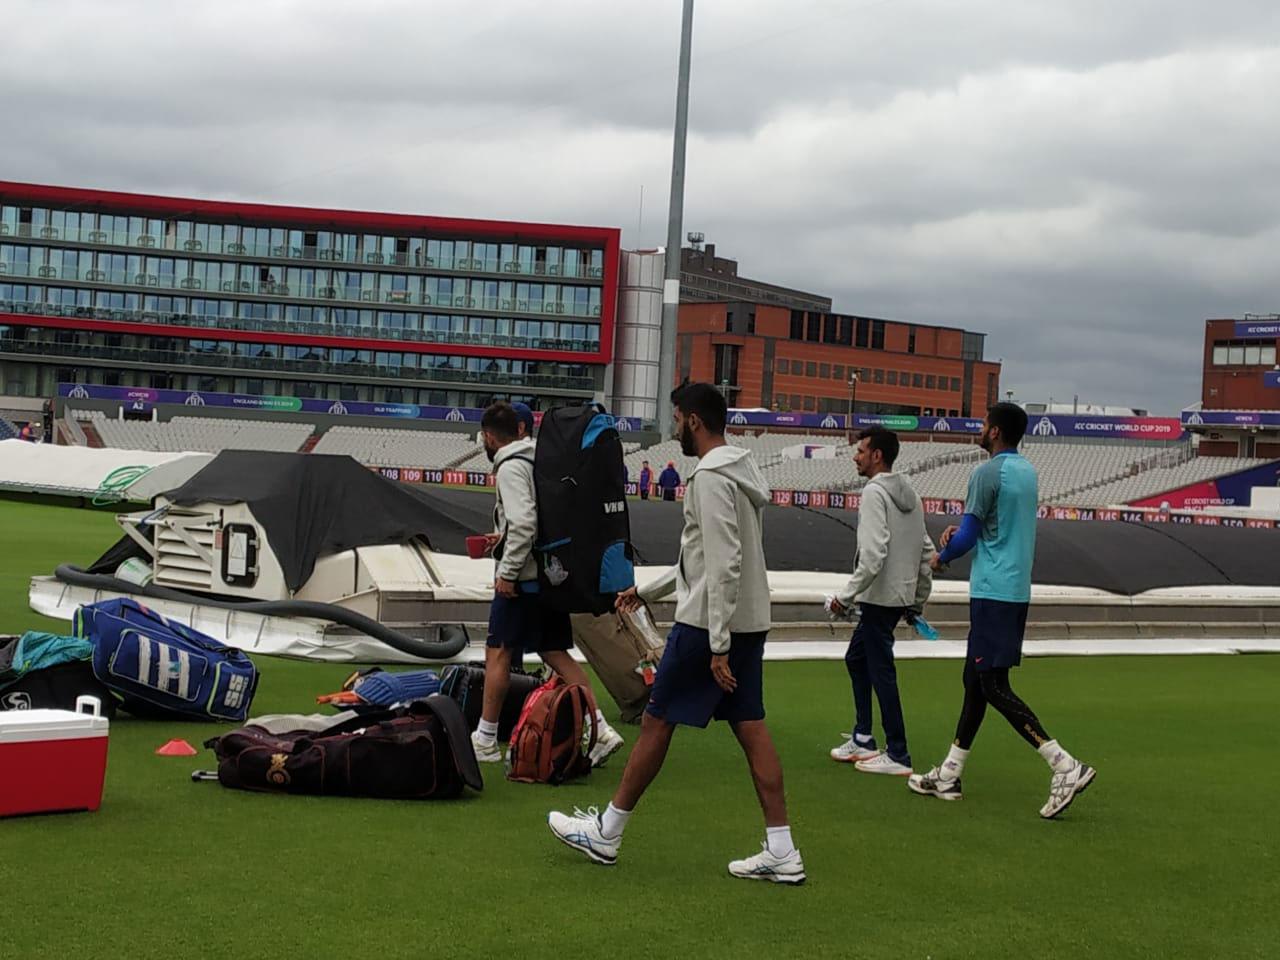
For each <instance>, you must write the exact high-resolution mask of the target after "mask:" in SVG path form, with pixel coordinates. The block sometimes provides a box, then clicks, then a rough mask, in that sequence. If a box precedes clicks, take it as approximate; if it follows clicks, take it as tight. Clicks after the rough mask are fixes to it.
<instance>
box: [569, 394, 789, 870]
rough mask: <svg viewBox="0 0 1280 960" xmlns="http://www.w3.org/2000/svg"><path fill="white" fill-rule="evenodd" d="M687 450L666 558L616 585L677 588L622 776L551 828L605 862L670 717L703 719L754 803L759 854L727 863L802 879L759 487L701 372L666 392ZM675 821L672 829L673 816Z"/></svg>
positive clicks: (632, 600) (764, 487) (655, 595)
mask: <svg viewBox="0 0 1280 960" xmlns="http://www.w3.org/2000/svg"><path fill="white" fill-rule="evenodd" d="M672 401H673V405H674V407H675V410H676V414H675V416H676V427H677V430H678V433H679V436H680V443H681V447H682V449H683V451H684V453H685V455H686V456H691V457H697V458H698V466H697V468H696V469H695V470H694V471H693V474H692V475H691V476H690V478H689V483H688V487H687V490H686V492H685V498H684V530H683V532H682V533H681V535H680V556H679V559H678V561H677V562H676V565H675V567H673V568H672V569H671V570H669V571H667V573H666V574H665V575H663V576H661V577H659V578H658V579H657V580H655V581H654V582H652V583H650V584H648V585H646V586H645V587H644V588H643V589H641V590H640V591H639V593H638V594H637V592H636V590H635V589H634V588H633V589H631V590H628V591H625V592H624V593H622V594H620V595H619V596H618V608H619V609H620V610H630V609H635V608H636V607H639V606H640V604H641V602H642V601H644V600H657V599H661V598H662V597H664V596H667V595H669V594H670V593H671V592H672V591H674V592H675V595H676V615H675V620H676V622H675V625H674V626H673V627H672V629H671V634H670V636H668V637H667V647H666V651H665V652H664V654H663V656H662V662H661V663H659V664H658V672H657V676H656V677H655V678H654V681H653V690H652V692H651V693H650V695H649V705H648V707H647V708H646V709H645V714H644V720H643V722H642V725H641V727H640V738H639V740H637V741H636V745H635V748H634V749H633V750H632V751H631V756H630V757H629V758H628V760H627V767H626V769H625V770H624V771H623V773H622V782H621V784H619V786H618V790H617V792H616V793H615V794H614V797H613V801H612V802H611V803H610V804H609V806H608V808H607V809H606V810H605V811H604V812H603V813H598V814H597V813H596V812H595V808H594V807H593V808H591V810H590V811H588V812H587V813H582V812H581V811H575V813H574V815H573V816H569V815H566V814H563V813H558V812H553V813H551V814H550V815H549V817H548V823H549V825H550V827H551V831H552V832H553V833H554V834H555V835H556V836H557V837H558V838H559V839H560V840H561V841H562V842H564V843H565V844H567V845H568V846H570V847H573V848H574V849H575V850H578V851H580V852H581V853H583V854H585V855H586V856H587V857H589V858H590V859H592V860H594V861H595V862H596V863H602V864H613V863H614V862H616V860H617V856H618V848H619V846H620V845H621V843H622V831H623V829H624V828H625V827H626V825H627V821H628V820H630V818H631V814H632V811H633V810H634V809H635V806H636V803H637V802H639V800H640V798H641V796H643V795H644V792H645V790H646V789H647V788H648V787H649V784H650V783H652V782H653V779H654V778H655V777H656V776H657V775H658V772H659V771H660V770H661V769H662V763H663V761H664V760H665V759H666V755H667V748H668V747H669V746H670V745H671V738H672V735H673V734H674V733H675V729H676V727H677V726H692V727H705V726H707V724H709V723H710V722H711V721H712V720H713V719H714V720H724V721H725V722H727V723H728V724H729V726H730V727H731V728H732V729H733V732H734V735H735V736H736V737H737V738H738V743H739V744H740V745H741V746H742V750H743V753H745V754H746V757H747V765H748V767H749V768H750V771H751V778H752V780H753V781H754V783H755V788H756V796H757V798H758V799H759V802H760V807H761V809H762V811H763V813H764V821H765V842H764V845H763V849H762V850H761V852H760V853H758V854H756V855H755V856H753V857H747V858H746V859H743V860H735V861H733V862H732V863H730V864H729V873H730V874H732V875H733V876H735V877H741V878H743V879H748V880H768V881H771V882H774V883H785V884H797V883H803V882H804V879H805V873H804V863H803V861H802V860H801V859H800V851H799V850H797V849H796V847H795V844H794V843H793V842H792V839H791V827H790V825H789V823H788V821H787V807H786V799H785V797H784V794H783V789H782V764H781V762H780V761H779V760H778V753H777V750H776V749H775V748H774V745H773V740H772V738H771V737H770V736H769V729H768V727H766V726H765V722H764V671H763V666H764V664H763V661H764V643H765V637H766V635H767V634H768V631H769V627H770V619H769V579H768V572H767V570H766V568H765V559H764V541H763V524H764V508H765V506H766V505H767V504H768V503H769V501H770V499H771V497H770V491H769V486H768V484H767V483H766V482H765V479H764V477H763V476H762V475H761V473H760V470H759V468H758V467H757V466H756V464H755V460H754V459H753V458H752V456H751V453H750V452H749V451H747V450H743V449H741V448H739V447H732V446H729V445H727V444H726V443H725V438H724V427H725V418H726V414H727V412H728V411H727V409H726V403H725V399H724V395H723V394H722V393H721V392H720V391H719V390H717V389H716V388H715V387H713V386H711V385H710V384H707V383H694V384H688V385H686V386H683V387H681V388H680V389H678V390H677V391H676V392H675V393H674V394H673V395H672ZM677 829H680V827H679V826H678V827H677Z"/></svg>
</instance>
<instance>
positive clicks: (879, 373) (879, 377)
mask: <svg viewBox="0 0 1280 960" xmlns="http://www.w3.org/2000/svg"><path fill="white" fill-rule="evenodd" d="M873 372H874V373H875V380H876V383H884V371H883V370H875V371H873Z"/></svg>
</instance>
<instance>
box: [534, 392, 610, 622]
mask: <svg viewBox="0 0 1280 960" xmlns="http://www.w3.org/2000/svg"><path fill="white" fill-rule="evenodd" d="M533 479H534V486H535V487H536V489H537V493H538V540H537V543H535V544H534V556H535V557H536V558H537V561H538V583H539V591H540V594H541V600H542V602H543V603H545V604H547V606H548V607H550V608H551V609H553V610H560V611H563V612H565V613H593V614H602V613H608V612H609V611H610V610H612V609H613V602H614V598H615V597H616V596H617V594H618V592H619V591H622V590H626V589H627V588H628V587H632V586H634V585H635V567H634V561H635V555H634V551H633V550H632V546H631V519H630V515H629V514H628V512H627V495H626V482H625V480H624V475H623V467H622V441H621V439H620V438H619V437H618V431H617V428H616V426H615V421H614V418H613V417H611V416H610V415H609V414H607V413H605V410H604V407H603V406H601V405H600V404H585V405H583V406H573V407H554V408H552V409H551V410H549V411H547V413H546V414H544V415H543V417H542V425H541V427H539V428H538V446H537V449H536V452H535V453H534V460H533Z"/></svg>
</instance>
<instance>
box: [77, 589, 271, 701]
mask: <svg viewBox="0 0 1280 960" xmlns="http://www.w3.org/2000/svg"><path fill="white" fill-rule="evenodd" d="M75 635H76V636H78V637H84V638H85V639H87V640H88V641H90V642H91V643H92V644H93V672H94V675H95V676H97V678H98V679H99V680H101V681H102V682H103V683H104V684H106V685H107V686H108V687H110V688H111V689H112V690H114V691H115V692H116V693H118V694H119V695H120V696H121V697H123V698H124V707H125V709H126V710H128V711H129V712H130V713H132V714H134V715H135V716H147V715H167V716H175V717H182V718H185V719H193V720H233V721H235V722H236V723H243V722H244V721H245V720H246V719H247V718H248V716H249V705H250V704H251V703H252V702H253V694H254V692H255V691H256V690H257V688H258V670H257V668H256V667H255V666H254V665H253V661H252V660H250V659H249V658H248V656H246V655H245V654H244V653H243V652H242V651H240V650H237V649H235V648H234V647H227V646H223V645H222V644H220V643H218V642H217V641H216V640H214V639H213V638H212V637H207V636H205V635H204V634H202V633H200V632H198V631H196V630H192V629H191V628H190V627H187V626H183V625H182V624H180V623H177V622H175V621H173V620H170V619H168V618H167V617H162V616H161V615H160V614H158V613H156V612H155V611H154V610H150V609H148V608H147V607H144V606H143V605H142V604H140V603H138V602H137V601H136V600H129V599H126V598H120V599H116V600H103V601H102V602H100V603H90V604H85V605H84V606H82V607H81V608H80V609H79V610H77V611H76V616H75Z"/></svg>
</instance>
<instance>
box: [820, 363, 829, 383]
mask: <svg viewBox="0 0 1280 960" xmlns="http://www.w3.org/2000/svg"><path fill="white" fill-rule="evenodd" d="M818 376H820V377H821V378H822V379H823V380H829V379H830V378H831V364H829V363H820V364H818Z"/></svg>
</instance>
